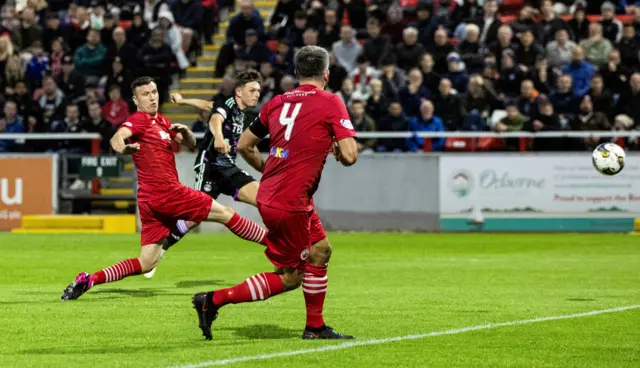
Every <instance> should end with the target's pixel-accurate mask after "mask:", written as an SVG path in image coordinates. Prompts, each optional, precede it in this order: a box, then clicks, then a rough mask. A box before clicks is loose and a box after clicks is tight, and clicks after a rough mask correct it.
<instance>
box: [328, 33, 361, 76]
mask: <svg viewBox="0 0 640 368" xmlns="http://www.w3.org/2000/svg"><path fill="white" fill-rule="evenodd" d="M331 51H332V52H333V54H334V55H335V56H336V59H337V60H338V63H339V64H340V65H342V66H343V67H344V68H345V70H346V71H347V72H351V71H352V70H353V69H354V68H355V67H356V58H357V57H358V55H360V53H361V52H362V45H360V43H358V41H357V40H356V38H355V37H353V38H352V39H351V41H350V42H348V43H347V42H344V41H342V40H341V41H338V42H336V43H334V44H333V48H332V49H331Z"/></svg>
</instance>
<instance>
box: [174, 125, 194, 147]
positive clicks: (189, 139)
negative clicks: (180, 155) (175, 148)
mask: <svg viewBox="0 0 640 368" xmlns="http://www.w3.org/2000/svg"><path fill="white" fill-rule="evenodd" d="M171 130H173V131H174V132H177V134H176V137H175V138H174V139H175V140H176V141H177V142H178V143H180V144H182V145H183V146H185V147H187V148H190V149H193V148H196V136H195V135H194V134H193V132H192V131H191V129H189V127H187V126H186V125H184V124H171Z"/></svg>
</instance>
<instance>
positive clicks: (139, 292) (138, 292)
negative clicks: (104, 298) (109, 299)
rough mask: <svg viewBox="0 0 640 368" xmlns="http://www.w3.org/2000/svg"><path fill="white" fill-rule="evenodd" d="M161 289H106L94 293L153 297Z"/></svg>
mask: <svg viewBox="0 0 640 368" xmlns="http://www.w3.org/2000/svg"><path fill="white" fill-rule="evenodd" d="M158 291H160V292H161V290H160V289H104V290H96V291H94V292H93V294H117V295H126V296H131V297H135V298H151V297H154V296H156V295H158Z"/></svg>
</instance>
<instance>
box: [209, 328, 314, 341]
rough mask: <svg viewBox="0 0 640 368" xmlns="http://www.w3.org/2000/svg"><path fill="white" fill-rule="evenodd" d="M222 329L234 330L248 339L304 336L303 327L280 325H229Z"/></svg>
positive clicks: (236, 333)
mask: <svg viewBox="0 0 640 368" xmlns="http://www.w3.org/2000/svg"><path fill="white" fill-rule="evenodd" d="M222 330H225V331H232V332H233V333H234V334H235V335H236V336H238V337H242V338H246V339H262V340H277V339H290V338H293V337H300V336H302V329H290V328H282V327H280V326H278V325H266V324H264V325H251V326H240V327H227V328H224V329H222Z"/></svg>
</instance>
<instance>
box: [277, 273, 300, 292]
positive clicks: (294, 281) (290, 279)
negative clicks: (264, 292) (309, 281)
mask: <svg viewBox="0 0 640 368" xmlns="http://www.w3.org/2000/svg"><path fill="white" fill-rule="evenodd" d="M276 272H277V271H276ZM277 273H280V277H282V288H283V290H284V291H290V290H294V289H297V288H299V287H300V285H302V279H303V278H304V274H303V273H300V272H298V271H296V270H291V269H286V270H281V272H277Z"/></svg>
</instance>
